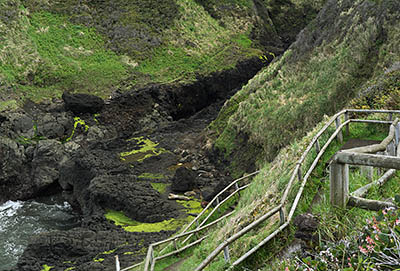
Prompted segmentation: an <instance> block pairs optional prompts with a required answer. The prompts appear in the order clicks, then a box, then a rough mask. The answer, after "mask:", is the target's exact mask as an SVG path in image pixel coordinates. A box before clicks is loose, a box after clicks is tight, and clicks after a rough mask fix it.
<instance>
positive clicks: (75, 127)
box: [64, 117, 89, 142]
mask: <svg viewBox="0 0 400 271" xmlns="http://www.w3.org/2000/svg"><path fill="white" fill-rule="evenodd" d="M74 121H75V122H74V128H73V129H72V133H71V135H70V136H69V137H68V138H66V139H65V141H64V142H68V141H70V140H71V139H72V137H73V136H74V134H75V131H76V129H77V128H78V125H79V126H81V127H83V129H84V131H85V132H87V131H88V130H89V126H88V125H87V124H86V122H85V121H84V120H83V119H81V118H80V117H75V118H74Z"/></svg>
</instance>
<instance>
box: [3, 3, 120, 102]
mask: <svg viewBox="0 0 400 271" xmlns="http://www.w3.org/2000/svg"><path fill="white" fill-rule="evenodd" d="M20 9H21V15H20V18H19V20H18V21H17V22H16V23H15V24H14V25H13V27H14V28H13V27H11V28H10V29H9V33H7V34H8V35H14V36H18V37H20V45H17V44H13V45H12V46H11V45H9V46H8V48H6V49H4V50H5V51H2V52H0V58H2V59H3V60H4V61H2V64H1V65H0V76H2V77H4V78H5V80H6V81H7V82H8V84H10V85H14V86H15V89H16V91H17V92H18V93H19V94H20V95H22V96H23V97H25V98H30V99H33V100H41V99H43V98H50V97H60V95H61V93H62V92H63V91H66V90H68V91H79V92H91V93H93V94H96V95H99V96H103V97H104V96H106V94H107V93H109V92H110V88H113V87H115V86H116V85H117V84H118V83H119V82H120V81H121V80H123V79H124V78H125V77H126V75H127V73H126V72H127V67H128V66H127V65H125V64H124V63H123V62H122V61H121V58H120V57H119V56H117V55H116V54H115V53H114V52H112V51H111V50H107V49H106V48H105V42H104V38H103V37H102V36H101V35H99V34H98V33H97V32H96V31H95V30H94V29H93V28H88V27H84V26H79V25H74V24H72V23H70V22H69V20H68V17H66V16H63V15H59V14H54V13H49V12H44V11H41V12H34V13H32V14H30V16H29V17H27V16H26V13H27V12H28V11H26V9H24V8H23V7H21V8H20ZM24 14H25V15H24ZM12 30H13V32H12ZM7 38H9V40H7V42H8V43H10V42H11V41H12V39H11V38H10V37H9V36H7ZM18 46H20V47H18Z"/></svg>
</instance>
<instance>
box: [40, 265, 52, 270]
mask: <svg viewBox="0 0 400 271" xmlns="http://www.w3.org/2000/svg"><path fill="white" fill-rule="evenodd" d="M42 267H43V269H42V270H41V271H50V270H51V269H53V268H54V266H48V265H47V264H44V265H42Z"/></svg>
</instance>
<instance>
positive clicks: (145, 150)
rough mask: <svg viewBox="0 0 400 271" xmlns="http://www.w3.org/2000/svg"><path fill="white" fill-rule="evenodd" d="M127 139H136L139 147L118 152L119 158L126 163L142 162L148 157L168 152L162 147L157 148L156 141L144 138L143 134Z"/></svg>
mask: <svg viewBox="0 0 400 271" xmlns="http://www.w3.org/2000/svg"><path fill="white" fill-rule="evenodd" d="M129 141H136V143H137V145H138V146H139V149H135V150H132V151H128V152H122V153H121V154H120V157H121V160H122V161H125V162H128V163H132V162H143V161H144V160H145V159H147V158H149V157H152V156H158V155H160V154H162V153H165V152H168V151H167V150H166V149H164V148H157V146H158V143H155V142H153V141H151V140H150V139H148V138H144V137H143V136H141V137H135V138H132V139H130V140H129Z"/></svg>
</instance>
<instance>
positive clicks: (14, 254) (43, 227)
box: [0, 196, 79, 270]
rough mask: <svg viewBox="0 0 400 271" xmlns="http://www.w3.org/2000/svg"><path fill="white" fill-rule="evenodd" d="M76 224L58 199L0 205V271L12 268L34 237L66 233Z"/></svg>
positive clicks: (70, 211)
mask: <svg viewBox="0 0 400 271" xmlns="http://www.w3.org/2000/svg"><path fill="white" fill-rule="evenodd" d="M78 223H79V218H78V216H77V215H76V214H74V212H73V211H72V208H71V206H70V205H69V204H68V203H67V202H64V201H63V200H62V198H61V197H60V196H51V197H44V198H40V199H36V200H34V201H33V200H32V201H7V202H6V203H4V204H2V205H0V270H7V269H9V268H12V267H14V266H15V265H16V263H17V261H18V258H19V257H20V256H21V255H22V253H23V251H24V249H25V248H26V246H27V245H28V242H29V240H30V239H31V238H32V237H33V236H34V235H35V234H39V233H42V232H49V231H52V230H68V229H71V228H74V227H76V226H78Z"/></svg>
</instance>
